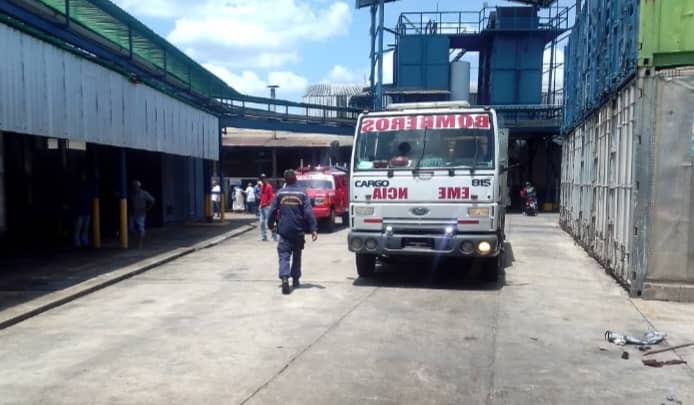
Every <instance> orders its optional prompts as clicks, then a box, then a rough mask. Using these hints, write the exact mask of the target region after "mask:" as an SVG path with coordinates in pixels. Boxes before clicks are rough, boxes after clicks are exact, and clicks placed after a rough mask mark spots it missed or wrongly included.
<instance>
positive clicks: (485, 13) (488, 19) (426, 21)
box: [395, 5, 575, 35]
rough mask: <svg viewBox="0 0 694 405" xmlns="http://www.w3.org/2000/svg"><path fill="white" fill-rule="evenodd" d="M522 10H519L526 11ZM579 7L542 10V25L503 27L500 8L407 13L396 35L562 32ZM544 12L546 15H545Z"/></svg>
mask: <svg viewBox="0 0 694 405" xmlns="http://www.w3.org/2000/svg"><path fill="white" fill-rule="evenodd" d="M522 9H523V8H519V9H516V10H522ZM574 9H575V5H573V6H567V7H552V8H551V9H547V10H540V15H538V17H537V18H538V26H527V27H525V26H519V27H499V26H498V25H497V24H496V23H495V20H494V18H495V17H494V16H496V12H497V8H496V7H485V8H483V9H482V10H480V11H433V12H426V11H418V12H405V13H402V14H400V17H399V18H398V22H397V26H396V28H395V32H396V33H397V34H398V35H421V34H429V35H431V34H434V35H437V34H438V35H463V34H479V33H481V32H482V31H485V30H486V31H527V30H529V29H532V30H546V31H552V30H557V31H562V30H568V29H570V28H571V21H570V15H571V12H572V10H574ZM543 13H544V15H543Z"/></svg>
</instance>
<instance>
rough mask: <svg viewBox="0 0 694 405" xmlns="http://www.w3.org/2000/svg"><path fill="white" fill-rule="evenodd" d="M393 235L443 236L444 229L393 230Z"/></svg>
mask: <svg viewBox="0 0 694 405" xmlns="http://www.w3.org/2000/svg"><path fill="white" fill-rule="evenodd" d="M393 233H395V234H398V235H445V234H446V229H445V228H444V229H441V228H436V229H433V228H428V229H427V228H393Z"/></svg>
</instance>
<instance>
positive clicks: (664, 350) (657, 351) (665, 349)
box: [643, 342, 694, 356]
mask: <svg viewBox="0 0 694 405" xmlns="http://www.w3.org/2000/svg"><path fill="white" fill-rule="evenodd" d="M689 346H694V342H690V343H684V344H681V345H677V346H671V347H666V348H664V349H658V350H651V351H648V352H646V353H644V354H643V355H644V356H649V355H651V354H657V353H663V352H669V351H671V350H677V349H684V348H685V347H689Z"/></svg>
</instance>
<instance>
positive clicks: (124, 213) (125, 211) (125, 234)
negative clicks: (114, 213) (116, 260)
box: [120, 198, 128, 249]
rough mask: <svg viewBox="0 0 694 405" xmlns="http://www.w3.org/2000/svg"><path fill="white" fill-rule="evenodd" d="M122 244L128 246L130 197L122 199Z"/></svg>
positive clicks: (123, 246) (125, 247)
mask: <svg viewBox="0 0 694 405" xmlns="http://www.w3.org/2000/svg"><path fill="white" fill-rule="evenodd" d="M120 246H121V247H122V248H123V249H127V248H128V199H127V198H121V200H120Z"/></svg>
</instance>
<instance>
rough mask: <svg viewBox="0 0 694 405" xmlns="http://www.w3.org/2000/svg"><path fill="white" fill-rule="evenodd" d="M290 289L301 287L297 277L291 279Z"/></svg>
mask: <svg viewBox="0 0 694 405" xmlns="http://www.w3.org/2000/svg"><path fill="white" fill-rule="evenodd" d="M292 287H293V288H300V287H301V283H300V282H299V277H296V278H294V277H292Z"/></svg>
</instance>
